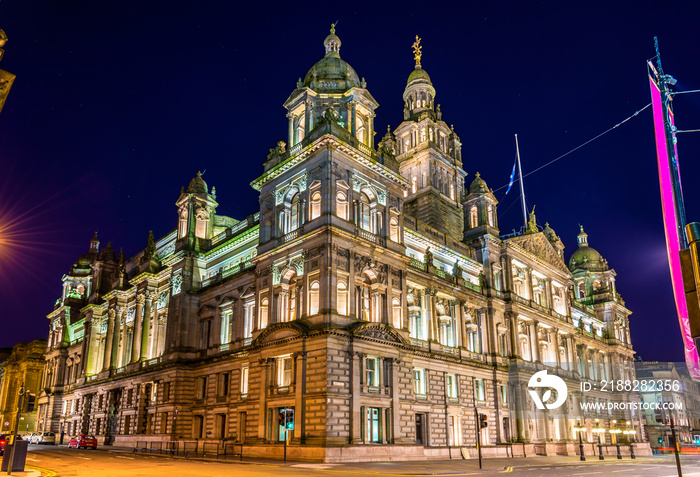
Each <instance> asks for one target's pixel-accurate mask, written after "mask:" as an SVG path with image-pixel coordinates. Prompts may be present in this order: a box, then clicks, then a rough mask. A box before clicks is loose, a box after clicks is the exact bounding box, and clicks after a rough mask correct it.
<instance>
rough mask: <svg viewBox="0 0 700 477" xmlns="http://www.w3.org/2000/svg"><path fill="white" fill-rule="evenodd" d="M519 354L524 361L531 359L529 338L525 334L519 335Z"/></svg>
mask: <svg viewBox="0 0 700 477" xmlns="http://www.w3.org/2000/svg"><path fill="white" fill-rule="evenodd" d="M520 354H521V355H522V357H523V359H524V360H525V361H531V360H532V358H531V357H530V338H529V337H528V336H527V335H520Z"/></svg>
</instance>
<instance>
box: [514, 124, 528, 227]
mask: <svg viewBox="0 0 700 477" xmlns="http://www.w3.org/2000/svg"><path fill="white" fill-rule="evenodd" d="M515 150H516V152H517V154H518V175H519V176H520V197H522V203H523V222H524V224H525V228H526V229H527V209H526V208H525V187H524V186H523V168H522V167H521V166H520V147H519V146H518V135H517V134H516V135H515Z"/></svg>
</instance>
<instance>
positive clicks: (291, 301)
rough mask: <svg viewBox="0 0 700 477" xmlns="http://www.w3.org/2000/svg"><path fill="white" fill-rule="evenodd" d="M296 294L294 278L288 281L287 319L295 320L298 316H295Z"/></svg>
mask: <svg viewBox="0 0 700 477" xmlns="http://www.w3.org/2000/svg"><path fill="white" fill-rule="evenodd" d="M297 295H298V288H297V284H296V281H295V280H294V279H292V280H290V281H289V294H288V295H287V296H288V300H289V307H288V313H287V321H292V320H296V319H297V318H298V316H297V303H298V300H297Z"/></svg>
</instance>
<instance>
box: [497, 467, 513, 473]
mask: <svg viewBox="0 0 700 477" xmlns="http://www.w3.org/2000/svg"><path fill="white" fill-rule="evenodd" d="M508 472H513V467H510V466H509V467H506V468H505V469H503V470H502V471H500V472H499V474H506V473H508Z"/></svg>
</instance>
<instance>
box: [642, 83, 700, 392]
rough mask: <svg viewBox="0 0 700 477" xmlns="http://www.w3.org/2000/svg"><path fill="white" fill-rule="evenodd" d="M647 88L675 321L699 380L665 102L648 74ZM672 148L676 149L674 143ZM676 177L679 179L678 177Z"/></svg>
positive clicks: (696, 377)
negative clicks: (687, 300) (682, 258)
mask: <svg viewBox="0 0 700 477" xmlns="http://www.w3.org/2000/svg"><path fill="white" fill-rule="evenodd" d="M649 87H650V88H651V104H652V109H653V112H654V136H655V138H656V158H657V163H658V166H659V186H660V187H661V210H662V213H663V221H664V230H665V233H666V251H667V252H668V265H669V268H670V271H671V286H672V287H673V297H674V299H675V301H676V310H677V311H678V322H679V324H680V328H681V336H682V337H683V346H684V348H685V361H686V363H687V364H688V371H689V372H690V374H691V376H693V377H694V378H695V379H700V359H698V350H697V348H696V347H695V343H694V341H693V337H692V336H691V334H690V322H689V321H688V307H687V304H686V301H685V289H684V288H683V274H682V272H681V261H680V257H679V255H678V253H679V252H680V250H681V242H680V238H679V235H678V234H679V230H680V231H681V233H682V230H681V229H680V224H679V223H678V215H677V214H676V199H675V194H674V187H673V178H672V171H671V165H670V162H669V160H670V159H669V155H668V141H667V138H666V127H665V125H664V104H663V101H662V98H661V90H660V89H659V87H658V85H657V84H656V82H655V81H654V78H652V77H651V76H649ZM668 113H669V117H670V118H671V121H673V119H672V118H673V115H672V113H671V111H668ZM673 147H674V148H675V144H674V146H673ZM676 157H677V156H676ZM679 174H680V172H679ZM677 180H680V177H678V178H677Z"/></svg>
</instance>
